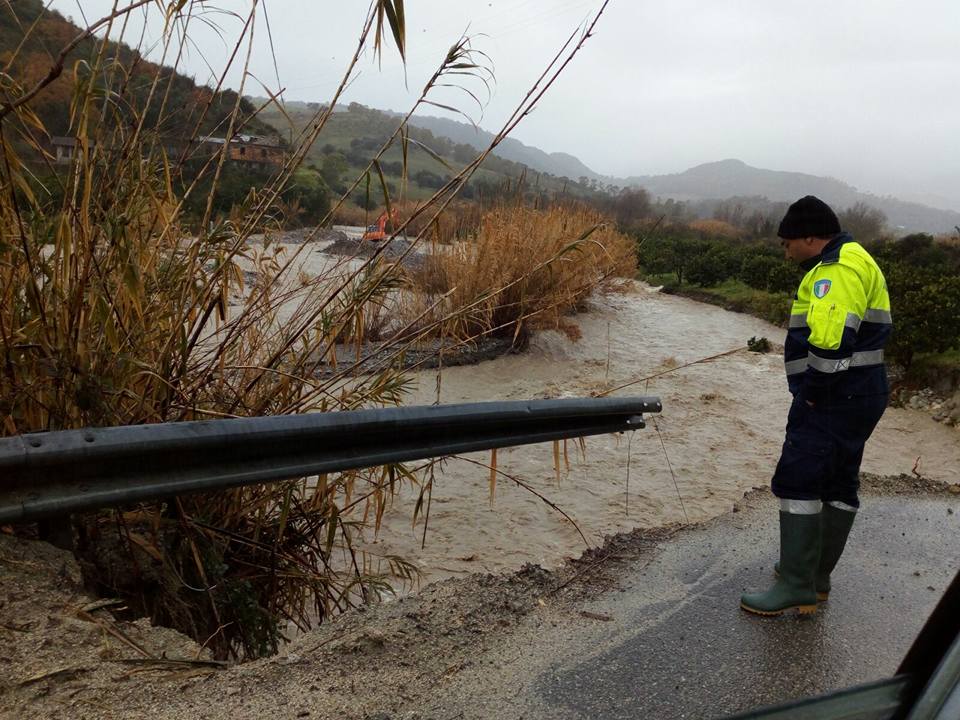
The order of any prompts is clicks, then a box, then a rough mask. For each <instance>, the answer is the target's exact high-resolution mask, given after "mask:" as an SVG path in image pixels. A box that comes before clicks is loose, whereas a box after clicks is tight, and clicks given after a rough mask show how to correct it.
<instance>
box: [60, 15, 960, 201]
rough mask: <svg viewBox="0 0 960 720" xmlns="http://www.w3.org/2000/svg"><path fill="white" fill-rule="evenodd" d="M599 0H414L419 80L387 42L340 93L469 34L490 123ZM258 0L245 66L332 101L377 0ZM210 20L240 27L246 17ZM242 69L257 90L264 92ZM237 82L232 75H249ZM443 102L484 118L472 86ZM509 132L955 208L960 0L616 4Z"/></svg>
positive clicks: (362, 97) (206, 40)
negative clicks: (731, 165)
mask: <svg viewBox="0 0 960 720" xmlns="http://www.w3.org/2000/svg"><path fill="white" fill-rule="evenodd" d="M111 4H112V3H111V0H53V7H54V8H55V9H58V10H59V11H60V12H62V13H63V14H65V15H68V16H70V17H72V18H73V19H74V20H76V21H78V22H80V21H81V20H82V15H81V12H80V9H79V8H80V6H81V5H82V8H83V14H84V15H85V16H86V17H87V18H88V19H90V20H92V19H94V18H96V17H100V16H101V15H103V14H105V13H106V12H107V11H108V10H109V8H110V6H111ZM216 4H217V5H219V6H221V7H232V8H235V9H237V10H238V11H239V9H241V8H244V7H249V4H248V2H231V1H230V0H221V1H220V2H218V3H216ZM600 4H601V3H600V2H598V1H597V0H512V1H505V0H499V1H498V0H490V1H488V0H477V1H475V0H457V1H456V2H451V1H450V0H406V2H405V6H406V15H407V33H408V64H407V68H406V76H407V85H408V87H409V90H408V89H407V88H406V87H405V85H404V71H403V68H402V64H401V63H400V60H399V57H398V56H397V54H396V52H395V51H394V50H393V48H392V46H391V48H390V49H389V50H388V51H387V52H385V53H384V57H383V62H382V66H379V67H378V64H377V63H376V61H375V60H374V59H373V57H372V55H368V56H367V57H365V58H364V60H363V61H362V62H361V67H360V75H359V77H358V78H357V79H356V80H355V81H354V83H353V84H352V85H351V87H350V88H349V91H348V93H347V95H346V98H345V101H347V102H349V101H356V102H361V103H363V104H365V105H370V106H372V107H377V108H384V109H392V110H405V109H407V107H409V105H410V104H411V103H412V101H413V100H414V98H415V96H416V94H417V93H418V92H419V90H420V88H421V87H422V85H423V83H424V81H425V80H426V78H427V77H429V75H430V74H431V72H432V71H433V69H434V68H435V66H436V65H437V64H438V63H439V61H440V60H441V58H442V56H443V54H444V53H445V51H446V48H447V47H449V46H450V44H452V43H453V42H454V41H455V40H456V39H457V38H458V37H459V35H460V34H461V33H462V32H463V31H464V30H467V31H468V32H469V33H470V34H472V35H476V37H475V39H474V46H475V47H477V48H479V49H481V50H483V51H484V52H485V53H487V54H488V55H489V56H490V57H491V58H492V60H493V62H494V63H495V72H496V85H495V87H494V93H493V97H492V99H491V100H490V102H489V103H488V105H487V106H486V108H485V110H484V114H483V117H482V119H481V120H479V124H480V125H481V126H482V127H484V128H485V129H488V130H497V129H499V127H500V125H501V124H502V122H503V120H504V119H505V118H506V117H507V116H508V115H509V114H510V112H511V111H512V109H513V108H514V106H515V105H516V104H517V103H518V102H519V101H520V100H521V99H522V97H523V95H524V94H525V93H526V90H527V89H528V87H529V86H530V84H531V82H532V81H533V80H534V79H535V78H536V77H537V76H538V75H539V74H540V72H541V71H542V70H543V68H544V67H545V66H546V64H547V62H548V61H549V59H550V58H551V57H552V56H553V55H554V53H555V52H556V51H557V49H559V47H560V45H561V44H562V43H563V42H564V41H565V39H566V37H567V36H568V35H569V34H570V32H571V31H572V30H574V29H575V28H576V27H577V26H578V25H579V24H580V23H582V22H583V21H585V20H586V19H587V18H588V17H590V16H591V15H592V14H594V13H595V12H596V10H597V9H598V8H599V6H600ZM264 7H265V9H266V14H264V13H263V12H262V10H263V9H264ZM260 8H261V12H260V14H259V17H258V24H257V27H256V36H255V45H256V48H255V50H254V53H253V58H252V63H251V68H252V72H253V74H254V75H255V76H256V77H257V78H258V79H259V80H260V81H262V82H264V83H266V84H267V85H268V86H270V87H271V89H276V88H277V87H278V86H279V87H282V88H285V97H287V98H288V99H293V100H316V101H325V100H326V99H328V98H329V97H330V95H331V93H332V92H333V90H334V89H335V87H336V84H337V82H338V80H339V78H340V75H341V74H342V72H343V68H344V65H345V63H346V61H347V60H348V59H349V57H350V55H351V53H352V52H353V50H354V48H355V46H356V38H357V34H358V32H359V29H360V26H361V23H362V20H363V16H364V14H365V12H366V9H367V3H366V2H364V1H362V0H357V1H350V0H341V2H329V1H328V2H318V1H317V0H310V1H307V0H266V2H265V3H264V0H261V3H260ZM153 12H154V15H156V18H155V20H154V21H152V22H148V37H153V38H156V37H158V36H159V32H160V28H161V27H162V22H161V20H160V17H159V14H158V13H156V10H155V9H154V11H153ZM207 19H209V20H212V21H215V22H217V23H218V24H220V25H221V27H222V28H223V32H224V35H225V36H227V37H236V33H237V32H238V30H239V27H240V23H239V22H237V21H236V20H233V19H231V18H230V17H228V16H226V15H223V14H209V15H207ZM267 20H269V28H270V35H272V39H273V49H274V51H275V54H276V70H275V69H274V64H273V60H272V53H271V48H270V43H269V37H268V33H267V23H266V21H267ZM192 34H193V37H194V39H195V43H196V45H197V48H195V49H193V50H192V51H191V52H190V53H189V56H188V57H187V58H186V60H185V62H184V63H183V65H184V67H185V68H186V69H187V70H188V71H189V72H190V73H192V74H193V75H194V76H195V78H196V79H197V81H198V82H206V81H207V80H208V79H209V78H210V69H209V67H208V66H207V63H209V64H210V65H212V66H214V67H219V66H220V65H221V63H222V61H223V59H224V58H225V57H226V54H227V51H228V50H227V45H228V43H227V42H226V41H225V40H223V39H220V38H218V37H217V35H216V34H215V33H213V32H212V31H211V30H209V29H207V28H203V29H201V28H200V26H199V25H197V26H196V27H195V29H194V30H193V33H192ZM154 59H157V58H154ZM278 75H279V81H278V77H277V76H278ZM247 82H248V86H247V90H246V92H247V93H248V94H259V95H262V94H264V93H263V91H262V89H261V88H260V87H259V85H257V84H256V82H255V81H253V80H252V79H248V81H247ZM230 84H231V85H232V86H233V87H237V86H238V84H239V75H234V76H232V77H231V78H230ZM471 89H473V90H474V91H475V92H479V91H482V90H483V88H482V86H478V85H476V84H475V85H473V86H471ZM437 99H438V101H441V102H445V103H447V102H450V101H452V100H455V101H456V103H457V106H458V107H461V108H463V109H464V111H466V112H468V113H470V114H471V115H472V116H473V117H474V118H478V117H479V114H478V112H477V108H476V105H475V104H473V102H472V101H471V100H469V99H468V98H467V96H466V95H462V94H461V95H459V96H454V95H450V94H449V93H447V94H440V95H437ZM431 114H438V115H439V114H443V113H442V112H441V111H439V110H438V111H436V112H433V113H431ZM513 137H515V138H517V139H518V140H521V141H523V142H525V143H527V144H529V145H535V146H537V147H539V148H541V149H543V150H546V151H548V152H554V151H563V152H569V153H571V154H574V155H576V156H577V157H579V158H580V159H581V160H582V161H583V162H585V163H586V164H587V165H588V166H589V167H590V168H592V169H593V170H594V171H596V172H599V173H603V174H607V175H614V176H620V177H622V176H626V175H645V174H660V173H669V172H681V171H683V170H685V169H687V168H688V167H691V166H693V165H697V164H699V163H703V162H709V161H713V160H721V159H724V158H738V159H740V160H743V161H745V162H746V163H748V164H750V165H754V166H757V167H763V168H769V169H774V170H791V171H798V172H807V173H812V174H816V175H829V176H833V177H836V178H839V179H841V180H844V181H846V182H849V183H851V184H852V185H855V186H856V187H857V188H859V189H860V190H864V191H868V192H875V193H881V194H887V193H889V194H895V195H897V196H899V197H904V198H910V199H913V198H917V197H918V196H925V197H923V198H922V199H924V200H926V201H927V202H929V203H930V204H933V198H932V197H931V196H939V197H941V198H943V199H944V201H949V205H950V206H952V207H954V208H955V209H958V210H960V0H909V1H900V0H870V1H869V2H866V1H863V0H856V1H855V0H830V1H823V2H821V1H820V0H806V1H805V2H802V3H786V2H771V0H741V1H739V2H734V1H733V0H710V1H708V0H700V1H699V2H693V1H688V0H659V1H658V2H642V1H640V0H612V1H611V2H610V5H609V6H608V8H607V11H606V12H605V13H604V15H603V17H602V18H601V19H600V22H599V24H598V26H597V30H596V33H595V35H594V37H593V38H591V39H590V40H589V41H588V42H587V44H586V46H585V47H584V49H583V51H582V53H581V54H580V55H578V56H577V58H576V60H575V61H574V62H573V64H572V65H571V66H570V67H569V68H568V69H567V71H566V72H565V73H564V74H563V75H562V76H561V78H560V79H559V81H558V82H557V84H556V85H555V86H554V87H553V88H552V89H551V91H550V92H549V94H548V95H547V96H546V97H545V98H544V100H543V102H542V103H541V104H540V106H539V107H538V109H537V110H536V111H535V112H534V113H533V114H532V115H531V116H529V117H528V118H526V119H525V120H524V121H523V123H521V125H520V126H519V127H518V128H517V130H516V131H515V132H514V134H513ZM939 204H941V205H946V204H947V202H941V203H939Z"/></svg>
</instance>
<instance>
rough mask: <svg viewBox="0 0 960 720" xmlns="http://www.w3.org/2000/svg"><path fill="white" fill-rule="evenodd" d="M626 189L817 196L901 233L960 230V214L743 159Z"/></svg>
mask: <svg viewBox="0 0 960 720" xmlns="http://www.w3.org/2000/svg"><path fill="white" fill-rule="evenodd" d="M624 184H625V185H633V186H639V187H643V188H646V189H647V190H648V191H649V192H650V194H651V195H654V196H656V197H661V198H673V199H675V200H717V199H723V198H729V197H736V196H758V197H765V198H767V199H768V200H772V201H793V200H796V199H797V198H799V197H802V196H803V195H816V196H817V197H819V198H821V199H822V200H824V201H825V202H827V203H829V204H830V205H832V206H833V207H834V208H835V209H837V210H840V209H843V208H848V207H850V206H852V205H854V204H856V203H858V202H863V203H866V204H867V205H869V206H870V207H874V208H877V209H879V210H881V211H883V213H884V214H885V215H886V216H887V223H888V224H889V225H890V226H891V227H893V228H897V229H902V230H908V231H921V232H931V233H948V232H952V231H953V230H954V228H955V227H956V226H958V225H960V212H956V211H953V210H942V209H938V208H932V207H929V206H927V205H921V204H920V203H916V202H908V201H905V200H899V199H897V198H893V197H886V196H879V195H873V194H870V193H863V192H860V191H858V190H857V189H856V188H855V187H853V186H852V185H848V184H847V183H845V182H842V181H840V180H836V179H834V178H828V177H820V176H817V175H807V174H805V173H795V172H785V171H782V170H764V169H761V168H755V167H751V166H750V165H747V164H746V163H744V162H742V161H740V160H720V161H718V162H711V163H705V164H703V165H697V166H696V167H693V168H690V169H689V170H686V171H684V172H682V173H675V174H671V175H643V176H637V177H630V178H627V180H626V181H624Z"/></svg>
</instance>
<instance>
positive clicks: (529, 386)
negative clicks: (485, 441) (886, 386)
mask: <svg viewBox="0 0 960 720" xmlns="http://www.w3.org/2000/svg"><path fill="white" fill-rule="evenodd" d="M576 322H577V323H578V325H579V327H580V329H581V331H582V333H583V337H582V338H581V339H580V340H579V341H578V342H571V341H570V340H569V339H568V338H567V337H566V336H565V335H563V334H561V333H558V332H553V331H547V332H541V333H539V334H537V335H536V337H535V338H534V339H533V341H532V343H531V346H530V349H529V351H528V352H526V353H524V354H520V355H510V356H505V357H502V358H499V359H496V360H492V361H488V362H483V363H480V364H478V365H474V366H467V367H455V368H448V369H445V370H443V371H442V376H441V377H440V382H439V388H440V390H439V400H440V402H443V403H454V402H473V401H484V400H522V399H530V398H555V397H584V396H588V395H589V394H591V393H592V392H596V391H602V390H604V389H606V388H609V387H616V386H619V385H622V384H624V383H628V382H630V381H632V380H635V379H637V378H643V377H648V376H650V375H654V374H657V373H660V372H663V371H665V370H671V369H674V368H677V369H674V370H673V371H672V372H669V373H667V374H664V375H661V376H659V377H656V378H654V379H651V380H649V381H648V382H641V383H638V384H635V385H633V386H631V387H629V388H625V389H623V390H620V391H617V392H616V393H614V394H616V395H655V396H659V397H660V398H661V399H662V400H663V412H662V413H661V414H659V415H655V416H651V417H650V418H649V420H650V421H649V422H648V424H647V427H646V429H643V430H638V431H636V432H635V433H633V437H630V436H629V435H619V436H611V435H607V436H597V437H591V438H587V439H586V440H585V453H584V454H581V453H580V451H579V448H578V447H577V445H576V444H575V443H573V442H570V443H569V445H568V458H569V469H567V468H566V467H565V464H564V463H563V461H562V460H561V473H560V478H559V482H558V479H557V475H556V473H555V469H554V461H553V446H552V444H549V443H548V444H542V445H534V446H527V447H520V448H512V449H509V450H500V451H499V453H498V458H497V466H498V469H500V470H502V471H504V472H506V473H508V474H511V475H515V476H518V477H520V478H521V479H522V480H523V481H524V482H526V483H528V484H530V485H531V486H532V487H533V488H535V489H536V490H537V491H538V492H540V493H542V494H544V495H546V496H547V497H549V498H550V500H551V501H553V502H554V503H556V504H557V505H558V506H559V507H561V508H562V509H563V510H564V511H565V512H566V513H567V514H569V515H570V517H571V518H573V520H574V521H575V522H576V523H577V525H578V526H579V528H580V530H581V531H582V532H583V534H584V535H585V536H586V538H587V540H588V542H589V543H590V544H599V543H600V542H602V538H603V537H604V536H605V535H608V534H611V533H615V532H621V531H628V530H631V529H633V528H636V527H656V526H662V525H666V524H670V523H678V522H700V521H703V520H707V519H709V518H712V517H714V516H716V515H719V514H721V513H724V512H728V511H729V510H731V509H732V508H733V507H734V505H735V504H736V503H737V501H738V500H739V499H740V498H742V497H743V494H744V492H746V491H749V490H750V489H751V488H754V487H765V486H767V485H768V484H769V480H770V475H771V473H772V470H773V468H774V466H775V464H776V460H777V457H778V455H779V451H780V446H781V443H782V441H783V426H784V423H785V418H786V413H787V409H788V407H789V402H790V396H789V394H788V392H787V388H786V381H785V378H784V374H783V363H782V359H781V357H780V356H779V355H778V354H777V353H776V352H773V353H770V354H767V355H762V354H757V353H752V352H748V351H747V350H746V349H745V346H746V343H747V340H748V339H749V338H750V337H752V336H758V337H760V336H765V337H767V338H770V339H771V340H772V341H774V342H781V341H782V336H783V330H781V329H780V328H777V327H775V326H773V325H770V324H768V323H766V322H763V321H761V320H758V319H755V318H752V317H750V316H747V315H741V314H737V313H732V312H728V311H726V310H723V309H720V308H717V307H713V306H710V305H704V304H701V303H697V302H694V301H692V300H688V299H686V298H681V297H676V296H670V295H664V294H661V293H659V292H657V291H656V290H654V289H651V288H649V287H645V286H643V285H642V284H640V283H633V284H631V286H630V288H629V289H628V290H627V291H625V292H622V293H613V294H610V295H607V296H603V297H595V298H593V299H592V300H591V302H590V305H589V308H588V311H587V312H585V313H583V314H581V315H579V316H577V318H576ZM736 348H744V349H742V350H740V351H739V352H735V353H733V354H731V355H727V356H724V357H721V358H718V359H715V360H712V361H708V362H703V363H699V364H695V365H692V366H690V367H686V368H680V366H683V365H685V364H687V363H693V362H696V361H698V360H700V359H702V358H706V357H710V356H713V355H717V354H720V353H723V352H725V351H729V350H733V349H736ZM437 385H438V378H437V373H436V371H433V372H424V373H421V374H420V375H419V376H418V385H417V389H416V391H415V392H414V394H413V396H412V397H410V398H409V399H408V404H429V403H432V402H434V401H435V400H436V399H437ZM468 457H470V458H472V459H474V460H477V461H480V462H484V463H487V462H489V460H490V453H474V454H472V455H469V456H468ZM918 457H919V458H921V463H922V470H923V474H924V475H925V476H926V477H930V478H935V479H939V480H944V481H948V482H953V483H957V482H960V477H958V470H957V469H958V468H960V432H958V431H957V430H956V429H953V428H950V427H947V426H944V425H941V424H938V423H936V422H934V421H933V420H932V419H930V418H929V417H928V416H927V415H925V414H923V413H920V412H916V411H910V410H902V409H889V410H888V411H887V413H886V415H885V416H884V418H883V421H882V422H881V424H880V426H879V428H878V429H877V431H876V432H875V433H874V436H873V437H872V439H871V440H870V443H869V444H868V446H867V450H866V454H865V458H864V463H863V470H864V471H867V472H872V473H878V474H885V475H889V474H898V473H910V472H911V470H912V469H913V467H914V464H915V462H916V460H917V458H918ZM628 465H629V470H628ZM416 496H417V493H416V492H415V491H410V492H405V493H404V494H403V495H402V496H400V497H398V498H397V499H396V501H395V502H394V504H393V507H392V509H391V510H390V511H389V512H388V513H387V515H386V518H385V521H384V528H383V530H382V532H381V534H380V537H379V538H378V539H377V540H376V541H375V542H373V543H370V544H369V545H368V549H369V550H370V551H372V552H375V553H382V554H399V555H402V556H404V557H406V558H409V559H412V560H413V561H415V562H416V563H417V564H418V565H419V566H420V567H421V569H422V570H423V572H424V574H425V575H424V580H425V581H430V580H436V579H439V578H441V577H446V576H451V575H460V574H465V573H471V572H481V571H482V572H498V571H503V570H512V569H516V568H518V567H520V566H521V565H523V564H524V563H528V562H533V563H539V564H541V565H543V566H545V567H555V566H557V565H558V564H560V563H563V562H564V561H565V559H567V558H569V557H575V556H578V555H580V553H581V552H582V551H583V550H584V549H585V545H584V542H583V540H582V538H581V537H580V535H579V533H578V532H577V530H576V529H575V528H574V527H573V526H572V524H571V523H570V522H569V521H568V520H566V519H565V518H564V517H563V516H562V515H561V514H559V513H558V512H556V510H554V509H552V508H550V507H549V506H547V505H546V504H544V503H543V501H542V500H540V499H538V498H537V497H535V496H534V495H532V494H531V493H530V492H528V491H526V490H524V489H521V488H519V487H517V486H516V485H515V484H514V483H511V482H510V481H509V480H506V479H504V478H502V477H501V478H500V480H499V481H498V483H497V488H496V495H495V499H494V501H493V503H491V502H490V499H489V471H488V470H486V469H484V468H482V467H478V466H476V465H473V464H470V463H468V462H465V461H462V460H449V461H447V462H446V463H445V464H444V465H443V467H442V468H441V469H440V470H439V471H438V472H437V474H436V479H435V485H434V491H433V500H432V507H431V510H430V519H429V528H428V532H427V534H426V543H425V546H424V547H422V548H421V541H422V533H423V527H422V521H419V522H418V523H417V526H416V527H414V526H412V524H411V517H412V514H413V509H414V505H415V502H416ZM865 511H866V512H869V505H867V507H865Z"/></svg>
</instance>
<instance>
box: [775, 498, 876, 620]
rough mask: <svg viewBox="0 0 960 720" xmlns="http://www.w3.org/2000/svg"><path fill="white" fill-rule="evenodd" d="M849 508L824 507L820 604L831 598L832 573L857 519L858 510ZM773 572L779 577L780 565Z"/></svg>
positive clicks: (819, 578)
mask: <svg viewBox="0 0 960 720" xmlns="http://www.w3.org/2000/svg"><path fill="white" fill-rule="evenodd" d="M848 507H850V506H848V505H843V506H842V507H836V506H834V505H830V504H824V506H823V512H822V514H821V517H820V563H819V565H818V566H817V575H816V578H815V585H816V589H817V601H818V602H826V600H827V599H828V598H829V597H830V573H832V572H833V569H834V568H835V567H836V566H837V562H838V561H839V560H840V556H841V555H842V554H843V549H844V547H846V544H847V536H848V535H850V528H852V527H853V521H854V520H855V519H856V517H857V511H856V509H855V508H850V509H849V510H848V509H847V508H848ZM773 572H774V574H776V575H777V576H778V577H779V575H780V563H776V564H775V565H774V566H773Z"/></svg>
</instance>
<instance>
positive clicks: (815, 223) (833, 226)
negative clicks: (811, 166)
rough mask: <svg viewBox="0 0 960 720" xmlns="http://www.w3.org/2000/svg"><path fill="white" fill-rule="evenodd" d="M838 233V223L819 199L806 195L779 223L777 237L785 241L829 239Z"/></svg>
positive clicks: (791, 207) (792, 206)
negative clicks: (814, 238)
mask: <svg viewBox="0 0 960 720" xmlns="http://www.w3.org/2000/svg"><path fill="white" fill-rule="evenodd" d="M839 232H840V221H839V220H837V216H836V215H835V214H834V212H833V210H831V209H830V206H829V205H827V204H826V203H825V202H824V201H823V200H821V199H820V198H817V197H814V196H813V195H807V196H806V197H802V198H800V199H799V200H797V201H796V202H795V203H794V204H793V205H791V206H790V207H789V209H788V210H787V214H786V215H784V216H783V220H781V221H780V228H779V229H778V230H777V235H778V236H779V237H782V238H784V239H785V240H792V239H794V238H805V237H830V236H831V235H836V234H837V233H839Z"/></svg>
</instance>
